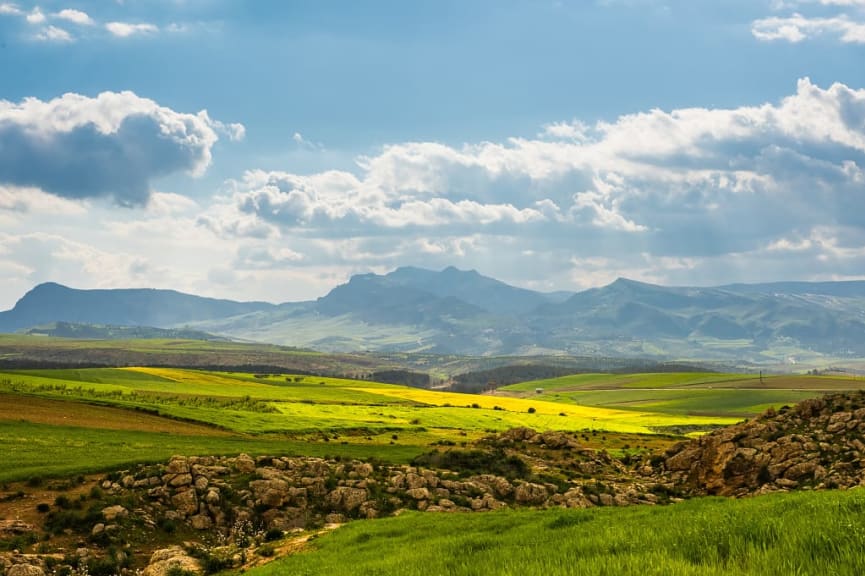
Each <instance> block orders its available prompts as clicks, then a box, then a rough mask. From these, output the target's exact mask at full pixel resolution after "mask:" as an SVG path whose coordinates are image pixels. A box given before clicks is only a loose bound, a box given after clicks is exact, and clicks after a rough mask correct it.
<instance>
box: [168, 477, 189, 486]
mask: <svg viewBox="0 0 865 576" xmlns="http://www.w3.org/2000/svg"><path fill="white" fill-rule="evenodd" d="M191 484H192V474H176V475H174V476H172V477H171V478H169V480H168V485H169V486H171V487H172V488H180V487H182V486H189V485H191Z"/></svg>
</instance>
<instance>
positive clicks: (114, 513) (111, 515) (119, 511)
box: [102, 505, 129, 522]
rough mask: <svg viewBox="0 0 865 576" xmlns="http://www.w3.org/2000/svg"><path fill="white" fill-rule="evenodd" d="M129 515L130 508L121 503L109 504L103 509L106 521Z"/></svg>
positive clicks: (120, 518) (121, 518)
mask: <svg viewBox="0 0 865 576" xmlns="http://www.w3.org/2000/svg"><path fill="white" fill-rule="evenodd" d="M127 516H129V510H127V509H126V508H124V507H123V506H120V505H116V506H109V507H107V508H103V509H102V517H103V518H104V519H105V521H106V522H115V521H117V520H123V519H124V518H126V517H127Z"/></svg>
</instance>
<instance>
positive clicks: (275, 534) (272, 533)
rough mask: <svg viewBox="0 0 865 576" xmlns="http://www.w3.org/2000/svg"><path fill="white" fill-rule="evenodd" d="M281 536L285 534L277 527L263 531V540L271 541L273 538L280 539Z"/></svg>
mask: <svg viewBox="0 0 865 576" xmlns="http://www.w3.org/2000/svg"><path fill="white" fill-rule="evenodd" d="M283 536H285V533H284V532H283V531H282V530H280V529H279V528H270V529H269V530H268V531H267V532H265V533H264V541H265V542H273V541H274V540H279V539H281V538H282V537H283Z"/></svg>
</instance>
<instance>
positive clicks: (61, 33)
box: [33, 26, 74, 42]
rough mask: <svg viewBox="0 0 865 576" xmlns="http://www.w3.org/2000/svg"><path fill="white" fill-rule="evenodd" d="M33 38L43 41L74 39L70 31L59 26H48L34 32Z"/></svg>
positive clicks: (70, 40) (69, 40) (67, 40)
mask: <svg viewBox="0 0 865 576" xmlns="http://www.w3.org/2000/svg"><path fill="white" fill-rule="evenodd" d="M33 39H34V40H39V41H41V42H72V41H73V40H74V39H73V38H72V35H71V34H70V33H69V32H67V31H66V30H64V29H63V28H58V27H57V26H46V27H45V28H43V29H42V30H40V31H39V32H37V33H36V34H34V35H33Z"/></svg>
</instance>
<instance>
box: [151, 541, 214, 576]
mask: <svg viewBox="0 0 865 576" xmlns="http://www.w3.org/2000/svg"><path fill="white" fill-rule="evenodd" d="M175 567H176V569H179V570H184V571H188V572H193V573H195V574H202V573H203V569H202V566H201V562H199V561H198V560H197V559H195V558H193V557H192V556H190V555H189V554H187V553H186V551H185V550H183V548H181V547H180V546H171V547H169V548H163V549H161V550H157V551H156V552H154V553H153V555H152V556H151V557H150V563H149V564H148V565H147V567H146V568H145V569H144V570H143V571H142V572H141V576H167V575H168V573H169V572H170V571H171V570H172V569H174V568H175Z"/></svg>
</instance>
